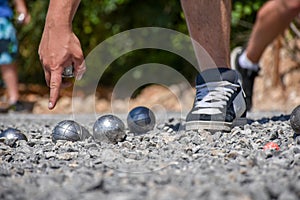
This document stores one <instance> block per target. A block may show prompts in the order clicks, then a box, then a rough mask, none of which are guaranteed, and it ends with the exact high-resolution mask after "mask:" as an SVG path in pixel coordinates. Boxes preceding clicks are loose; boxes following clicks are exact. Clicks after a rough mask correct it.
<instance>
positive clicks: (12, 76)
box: [0, 63, 19, 104]
mask: <svg viewBox="0 0 300 200" xmlns="http://www.w3.org/2000/svg"><path fill="white" fill-rule="evenodd" d="M0 68H1V73H2V78H3V81H4V83H5V85H6V87H7V93H8V103H9V104H15V103H16V102H17V101H18V99H19V89H18V73H17V66H16V64H15V63H12V64H5V65H2V66H1V67H0Z"/></svg>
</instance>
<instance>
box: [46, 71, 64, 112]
mask: <svg viewBox="0 0 300 200" xmlns="http://www.w3.org/2000/svg"><path fill="white" fill-rule="evenodd" d="M61 83H62V77H61V73H60V72H58V71H52V72H51V77H50V83H49V87H50V98H49V103H48V108H49V109H50V110H52V109H53V108H54V107H55V105H56V102H57V100H58V97H59V91H60V87H61Z"/></svg>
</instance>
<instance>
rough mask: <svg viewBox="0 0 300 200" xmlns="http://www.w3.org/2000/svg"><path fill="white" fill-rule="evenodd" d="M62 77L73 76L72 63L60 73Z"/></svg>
mask: <svg viewBox="0 0 300 200" xmlns="http://www.w3.org/2000/svg"><path fill="white" fill-rule="evenodd" d="M62 77H63V78H73V77H74V67H73V65H71V66H68V67H66V68H65V69H64V71H63V73H62Z"/></svg>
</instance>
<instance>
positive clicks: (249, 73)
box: [230, 47, 260, 111]
mask: <svg viewBox="0 0 300 200" xmlns="http://www.w3.org/2000/svg"><path fill="white" fill-rule="evenodd" d="M243 51H244V49H243V47H236V48H234V49H233V50H232V52H231V56H230V59H231V67H232V69H235V70H237V71H238V72H239V73H240V74H241V76H242V87H243V89H244V91H245V94H246V102H247V111H249V110H251V108H252V94H253V85H254V80H255V77H256V76H258V73H259V70H260V68H258V70H251V69H245V68H242V67H241V65H240V64H239V57H240V56H241V55H242V53H243Z"/></svg>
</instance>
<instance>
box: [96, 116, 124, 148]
mask: <svg viewBox="0 0 300 200" xmlns="http://www.w3.org/2000/svg"><path fill="white" fill-rule="evenodd" d="M93 136H94V139H95V141H96V142H106V143H114V144H116V143H118V142H121V141H123V140H124V139H125V137H126V134H125V124H124V123H123V121H122V120H121V119H120V118H118V117H117V116H114V115H111V114H108V115H103V116H101V117H99V118H98V119H97V120H96V121H95V123H94V126H93Z"/></svg>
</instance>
